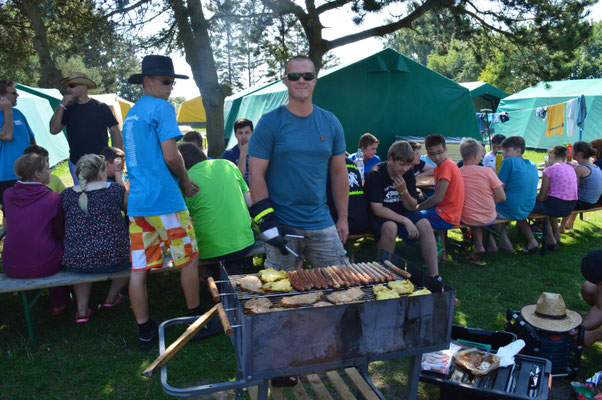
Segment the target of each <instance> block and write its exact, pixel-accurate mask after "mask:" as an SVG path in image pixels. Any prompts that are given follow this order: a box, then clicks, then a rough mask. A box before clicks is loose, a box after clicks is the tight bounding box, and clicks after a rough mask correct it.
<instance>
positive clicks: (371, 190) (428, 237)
mask: <svg viewBox="0 0 602 400" xmlns="http://www.w3.org/2000/svg"><path fill="white" fill-rule="evenodd" d="M413 160H414V152H413V150H412V147H411V146H410V144H409V143H408V142H406V141H403V140H400V141H397V142H395V143H393V144H392V145H391V147H390V148H389V154H388V159H387V161H384V162H381V163H378V164H376V165H375V166H374V167H372V169H371V170H370V172H369V173H368V175H367V176H366V184H365V187H364V189H365V192H366V197H367V199H368V202H369V204H370V209H371V210H372V214H373V215H374V217H375V220H376V222H377V224H378V226H379V227H380V233H379V235H380V237H379V240H378V249H379V250H380V249H385V250H388V251H390V252H391V253H393V252H394V251H395V239H396V238H397V237H400V238H402V239H403V240H405V241H406V242H408V243H413V242H414V241H416V240H418V241H419V242H420V250H421V252H422V257H423V258H424V261H425V263H426V266H427V268H428V270H429V273H430V275H431V276H434V277H438V275H439V265H438V262H437V245H436V242H435V235H434V233H433V228H432V227H431V224H430V222H429V221H428V220H427V219H425V218H424V217H423V216H422V215H421V214H420V213H419V212H417V211H416V206H417V205H418V201H417V200H416V199H417V197H418V192H417V191H416V178H415V177H414V172H413V171H412V169H411V167H412V161H413Z"/></svg>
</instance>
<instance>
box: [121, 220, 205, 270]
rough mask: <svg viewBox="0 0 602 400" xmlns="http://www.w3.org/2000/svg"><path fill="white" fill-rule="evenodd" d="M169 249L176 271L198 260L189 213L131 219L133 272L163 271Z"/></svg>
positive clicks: (197, 250)
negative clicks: (159, 269)
mask: <svg viewBox="0 0 602 400" xmlns="http://www.w3.org/2000/svg"><path fill="white" fill-rule="evenodd" d="M166 247H169V249H170V250H171V256H172V259H173V264H174V267H182V266H184V265H186V264H188V263H189V262H190V261H192V260H193V259H194V258H196V257H198V255H199V249H198V247H197V243H196V236H195V234H194V228H193V227H192V220H191V219H190V214H188V210H186V209H185V210H182V211H178V212H176V213H170V214H165V215H156V216H152V217H130V250H131V253H130V257H131V260H132V269H133V270H145V269H151V268H161V267H162V266H163V253H164V252H165V249H166Z"/></svg>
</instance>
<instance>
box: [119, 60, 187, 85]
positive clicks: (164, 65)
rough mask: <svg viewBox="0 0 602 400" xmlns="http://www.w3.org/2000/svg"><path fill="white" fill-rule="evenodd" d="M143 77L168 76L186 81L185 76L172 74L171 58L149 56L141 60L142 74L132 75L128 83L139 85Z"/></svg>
mask: <svg viewBox="0 0 602 400" xmlns="http://www.w3.org/2000/svg"><path fill="white" fill-rule="evenodd" d="M145 76H169V77H172V78H178V79H188V76H186V75H179V74H176V73H175V72H174V69H173V62H172V61H171V58H169V57H166V56H157V55H150V56H144V58H143V59H142V73H140V74H134V75H132V76H130V77H129V79H128V82H129V83H134V84H141V83H142V81H143V79H142V78H144V77H145Z"/></svg>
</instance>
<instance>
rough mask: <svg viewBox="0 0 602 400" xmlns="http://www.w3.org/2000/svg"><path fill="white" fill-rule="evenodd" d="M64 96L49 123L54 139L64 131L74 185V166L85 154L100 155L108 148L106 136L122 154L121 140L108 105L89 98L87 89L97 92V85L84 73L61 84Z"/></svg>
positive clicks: (67, 78) (76, 181) (66, 79)
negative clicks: (64, 92)
mask: <svg viewBox="0 0 602 400" xmlns="http://www.w3.org/2000/svg"><path fill="white" fill-rule="evenodd" d="M60 83H61V85H64V86H65V87H66V90H67V93H66V94H65V95H64V96H63V99H62V100H61V102H60V103H59V105H58V107H57V108H56V110H55V111H54V115H53V116H52V118H51V119H50V133H52V134H53V135H56V134H58V133H59V132H62V131H63V128H64V127H67V142H68V143H69V171H70V172H71V177H72V178H73V183H74V184H76V185H77V184H79V180H78V178H77V176H76V174H75V165H76V164H77V162H78V161H79V159H80V158H81V157H82V156H83V155H85V154H100V152H101V151H102V149H104V148H105V147H107V146H108V145H109V136H108V135H107V130H108V131H109V132H110V134H111V140H112V144H113V146H114V147H118V148H120V149H122V150H123V140H122V138H121V131H120V130H119V124H118V122H117V119H116V118H115V116H114V115H113V113H112V112H111V109H110V108H109V106H108V105H106V104H105V103H103V102H100V101H98V100H95V99H92V98H90V97H89V96H88V89H96V83H94V81H93V80H92V79H90V78H89V77H88V76H87V75H86V74H84V73H83V72H71V73H70V74H69V76H68V77H66V78H63V79H62V80H61V82H60Z"/></svg>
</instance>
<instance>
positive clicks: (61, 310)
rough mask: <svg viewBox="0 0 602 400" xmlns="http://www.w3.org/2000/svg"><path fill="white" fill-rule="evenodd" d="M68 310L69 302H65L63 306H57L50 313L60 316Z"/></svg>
mask: <svg viewBox="0 0 602 400" xmlns="http://www.w3.org/2000/svg"><path fill="white" fill-rule="evenodd" d="M66 310H67V303H65V304H63V305H62V306H60V307H58V308H55V309H53V310H52V312H51V313H50V315H52V316H53V317H58V316H59V315H63V313H64V312H65V311H66Z"/></svg>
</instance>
